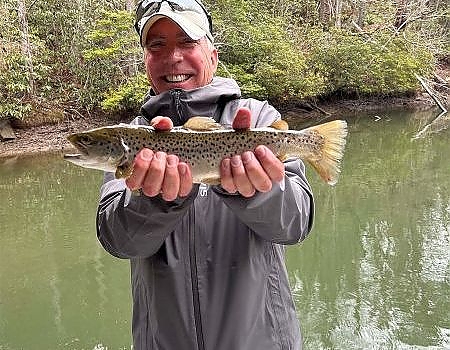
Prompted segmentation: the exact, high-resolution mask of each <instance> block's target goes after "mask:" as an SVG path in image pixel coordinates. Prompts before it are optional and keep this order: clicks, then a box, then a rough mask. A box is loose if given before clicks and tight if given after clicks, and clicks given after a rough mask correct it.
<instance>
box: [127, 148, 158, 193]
mask: <svg viewBox="0 0 450 350" xmlns="http://www.w3.org/2000/svg"><path fill="white" fill-rule="evenodd" d="M153 156H154V154H153V151H152V150H150V149H148V148H143V149H142V150H141V151H140V152H139V153H138V154H137V155H136V157H135V158H134V164H133V172H132V173H131V175H130V176H129V177H128V178H127V179H126V180H125V184H126V185H127V187H128V188H129V189H130V190H132V191H134V190H137V189H139V188H141V187H142V184H143V182H144V178H145V175H146V174H147V170H148V167H149V165H150V163H151V161H152V159H153Z"/></svg>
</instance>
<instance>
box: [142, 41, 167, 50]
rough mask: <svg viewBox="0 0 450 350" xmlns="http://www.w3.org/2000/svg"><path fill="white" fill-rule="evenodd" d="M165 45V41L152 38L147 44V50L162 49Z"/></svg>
mask: <svg viewBox="0 0 450 350" xmlns="http://www.w3.org/2000/svg"><path fill="white" fill-rule="evenodd" d="M163 46H164V41H162V40H159V39H155V40H150V41H148V42H147V45H145V47H146V48H147V50H150V51H157V50H159V49H161V48H162V47H163Z"/></svg>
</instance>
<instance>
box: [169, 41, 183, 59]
mask: <svg viewBox="0 0 450 350" xmlns="http://www.w3.org/2000/svg"><path fill="white" fill-rule="evenodd" d="M169 57H170V60H172V61H174V62H180V61H182V60H183V50H182V48H180V47H179V46H178V45H174V46H172V48H171V49H170V52H169Z"/></svg>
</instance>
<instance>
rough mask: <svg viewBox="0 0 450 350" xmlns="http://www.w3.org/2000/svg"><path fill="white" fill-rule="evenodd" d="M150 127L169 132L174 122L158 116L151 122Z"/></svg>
mask: <svg viewBox="0 0 450 350" xmlns="http://www.w3.org/2000/svg"><path fill="white" fill-rule="evenodd" d="M150 125H151V126H153V127H154V128H155V129H157V130H159V131H169V130H170V129H172V128H173V122H172V120H171V119H170V118H168V117H162V116H158V117H155V118H153V119H152V120H151V121H150Z"/></svg>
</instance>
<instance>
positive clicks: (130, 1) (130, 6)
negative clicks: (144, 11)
mask: <svg viewBox="0 0 450 350" xmlns="http://www.w3.org/2000/svg"><path fill="white" fill-rule="evenodd" d="M134 3H135V1H134V0H127V5H126V6H127V7H126V8H127V11H130V12H132V11H134V8H135V6H136V5H135V4H134Z"/></svg>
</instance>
